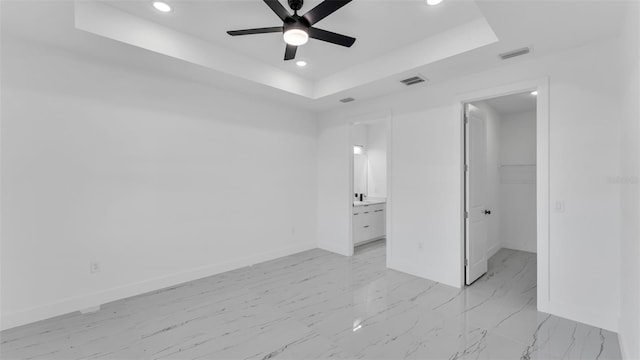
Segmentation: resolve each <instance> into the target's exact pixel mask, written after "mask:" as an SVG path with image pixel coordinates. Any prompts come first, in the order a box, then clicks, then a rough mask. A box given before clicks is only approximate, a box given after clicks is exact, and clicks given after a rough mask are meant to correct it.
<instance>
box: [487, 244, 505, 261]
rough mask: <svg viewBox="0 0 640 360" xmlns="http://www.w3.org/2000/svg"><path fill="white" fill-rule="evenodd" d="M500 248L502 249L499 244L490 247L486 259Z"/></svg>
mask: <svg viewBox="0 0 640 360" xmlns="http://www.w3.org/2000/svg"><path fill="white" fill-rule="evenodd" d="M500 249H502V247H500V244H498V245H494V246H493V247H491V248H490V249H489V251H487V259H491V257H492V256H493V255H495V254H496V253H497V252H498V251H500Z"/></svg>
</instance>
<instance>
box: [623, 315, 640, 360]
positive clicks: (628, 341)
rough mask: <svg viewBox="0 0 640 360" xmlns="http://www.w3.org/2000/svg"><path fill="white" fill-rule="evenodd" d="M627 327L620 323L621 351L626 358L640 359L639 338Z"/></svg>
mask: <svg viewBox="0 0 640 360" xmlns="http://www.w3.org/2000/svg"><path fill="white" fill-rule="evenodd" d="M625 330H627V329H625V328H623V325H622V323H620V325H619V332H618V343H619V344H620V352H621V353H622V358H623V359H624V360H640V344H639V343H638V339H635V338H634V337H633V334H629V333H628V331H625Z"/></svg>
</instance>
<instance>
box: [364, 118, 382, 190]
mask: <svg viewBox="0 0 640 360" xmlns="http://www.w3.org/2000/svg"><path fill="white" fill-rule="evenodd" d="M367 139H368V149H367V158H368V160H369V163H368V164H369V168H368V172H367V175H368V181H367V182H368V196H369V197H375V198H386V197H387V123H386V122H376V123H371V124H368V125H367Z"/></svg>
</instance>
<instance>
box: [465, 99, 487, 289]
mask: <svg viewBox="0 0 640 360" xmlns="http://www.w3.org/2000/svg"><path fill="white" fill-rule="evenodd" d="M466 118H467V121H465V145H466V146H465V160H466V165H467V166H466V173H465V178H466V181H465V183H466V196H465V210H466V212H467V215H466V226H465V239H466V241H465V243H466V244H465V256H466V262H465V264H466V269H465V271H466V274H465V275H466V283H467V285H470V284H471V283H473V282H474V281H476V280H477V279H478V278H479V277H481V276H482V275H483V274H485V273H486V272H487V237H488V226H487V220H486V214H485V210H486V191H487V146H486V141H487V137H486V121H485V116H484V113H483V112H482V111H480V109H478V108H477V107H475V106H473V105H470V104H467V109H466Z"/></svg>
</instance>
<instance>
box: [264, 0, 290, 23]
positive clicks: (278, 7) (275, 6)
mask: <svg viewBox="0 0 640 360" xmlns="http://www.w3.org/2000/svg"><path fill="white" fill-rule="evenodd" d="M264 2H265V3H266V4H267V5H268V6H269V7H270V8H271V10H273V12H274V13H276V15H278V17H279V18H280V20H282V21H285V20H286V19H287V18H288V17H289V16H291V14H289V12H288V11H287V9H285V8H284V6H282V4H281V3H280V1H278V0H264Z"/></svg>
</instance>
